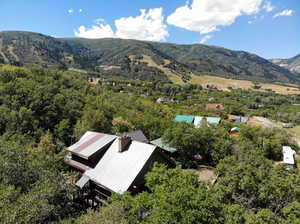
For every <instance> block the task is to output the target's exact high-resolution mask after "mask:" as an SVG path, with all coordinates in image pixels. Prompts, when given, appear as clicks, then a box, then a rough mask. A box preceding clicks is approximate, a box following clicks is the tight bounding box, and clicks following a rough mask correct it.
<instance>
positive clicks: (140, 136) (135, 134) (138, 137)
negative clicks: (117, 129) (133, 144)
mask: <svg viewBox="0 0 300 224" xmlns="http://www.w3.org/2000/svg"><path fill="white" fill-rule="evenodd" d="M118 136H128V137H130V138H131V139H132V140H135V141H138V142H144V143H148V142H149V140H148V139H147V137H146V136H145V135H144V133H143V132H142V131H141V130H137V131H130V132H124V133H122V134H118Z"/></svg>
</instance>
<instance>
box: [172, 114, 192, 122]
mask: <svg viewBox="0 0 300 224" xmlns="http://www.w3.org/2000/svg"><path fill="white" fill-rule="evenodd" d="M194 119H195V116H190V115H177V116H176V117H175V121H176V122H186V123H189V124H193V122H194Z"/></svg>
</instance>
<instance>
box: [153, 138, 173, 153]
mask: <svg viewBox="0 0 300 224" xmlns="http://www.w3.org/2000/svg"><path fill="white" fill-rule="evenodd" d="M150 143H151V144H152V145H156V146H157V147H159V148H161V149H162V150H164V151H166V152H168V153H175V152H176V151H177V149H176V148H174V147H172V146H170V145H169V144H167V143H164V142H163V141H162V138H158V139H155V140H153V141H151V142H150Z"/></svg>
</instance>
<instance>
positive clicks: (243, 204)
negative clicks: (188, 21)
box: [0, 65, 300, 224]
mask: <svg viewBox="0 0 300 224" xmlns="http://www.w3.org/2000/svg"><path fill="white" fill-rule="evenodd" d="M89 81H90V77H87V76H84V75H82V74H79V73H75V72H66V71H58V70H50V69H45V68H38V67H28V68H24V67H13V66H9V65H0V93H1V94H0V111H1V117H0V135H1V137H0V142H1V144H0V153H1V157H0V171H1V172H0V223H13V224H15V223H75V224H77V223H78V224H84V223H106V224H113V223H118V224H127V223H152V224H157V223H170V224H172V223H174V224H175V223H195V224H196V223H207V224H217V223H226V224H235V223H236V224H278V223H279V224H290V223H295V224H297V223H300V173H299V171H298V169H290V170H287V169H286V168H285V167H284V166H283V165H276V163H275V162H274V161H279V160H281V159H282V154H281V149H282V146H283V145H290V146H292V147H293V149H295V150H299V149H298V146H297V144H296V143H295V141H294V140H293V139H292V138H291V136H290V134H289V133H288V132H287V131H285V129H277V128H272V129H271V128H262V127H256V126H247V125H245V124H236V123H232V122H231V121H229V120H228V119H227V118H228V114H232V115H241V116H252V115H257V116H262V117H266V118H269V119H272V120H276V121H280V122H285V123H290V124H292V125H299V124H300V114H299V108H300V106H299V105H300V96H299V95H294V96H284V95H279V94H276V93H274V92H261V91H254V90H242V89H237V90H232V91H231V92H223V91H220V90H218V89H216V88H214V87H211V86H207V88H203V87H201V86H198V85H182V86H180V85H174V84H166V83H161V82H143V81H137V80H134V81H130V80H120V79H110V80H101V81H99V83H97V84H91V83H90V82H89ZM160 97H165V98H168V99H169V100H168V102H166V103H157V102H156V100H157V99H158V98H160ZM207 103H223V104H224V106H225V109H224V110H222V111H207V110H206V109H205V105H206V104H207ZM177 114H187V115H202V116H220V117H222V118H223V121H222V122H221V123H220V124H219V125H216V126H214V125H211V126H209V127H206V126H203V127H200V128H195V127H194V126H193V125H191V124H187V123H176V122H174V118H175V116H176V115H177ZM234 126H238V127H240V128H241V133H240V135H239V136H236V137H232V136H230V134H229V131H230V129H231V128H232V127H234ZM137 129H140V130H142V131H143V132H144V133H145V135H146V136H147V137H148V138H149V139H150V140H153V139H156V138H158V137H162V138H163V141H164V142H166V143H168V144H170V145H171V146H173V147H176V148H177V149H178V153H177V154H176V156H171V159H172V160H173V161H174V162H175V164H176V168H173V169H170V168H167V167H165V166H163V165H159V164H157V165H156V166H155V167H154V168H153V169H152V171H151V172H149V173H148V174H147V175H146V190H145V191H144V192H142V193H139V194H137V195H132V194H130V193H126V194H124V195H113V196H112V197H111V198H110V199H109V201H108V205H106V206H101V207H98V208H97V209H91V208H89V207H88V206H87V205H86V204H84V203H83V201H82V199H81V198H80V197H79V196H78V191H79V189H78V188H77V187H76V186H75V184H74V182H75V181H76V180H77V179H78V176H79V174H78V173H76V172H74V171H72V170H71V169H70V168H69V167H68V166H67V165H66V164H65V163H64V156H65V155H66V147H67V146H69V145H70V144H72V143H74V142H75V141H77V140H78V139H79V138H80V137H81V136H82V134H83V133H84V132H85V131H87V130H89V131H98V132H104V133H111V134H116V133H120V132H125V131H130V130H137ZM195 154H199V155H201V159H199V158H195V157H194V155H195ZM202 164H204V165H207V166H211V167H213V168H214V169H215V172H216V174H217V180H216V182H215V183H208V182H203V181H199V179H198V176H197V174H196V173H195V172H194V168H196V167H197V166H198V165H202Z"/></svg>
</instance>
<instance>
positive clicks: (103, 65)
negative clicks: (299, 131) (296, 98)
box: [0, 31, 300, 84]
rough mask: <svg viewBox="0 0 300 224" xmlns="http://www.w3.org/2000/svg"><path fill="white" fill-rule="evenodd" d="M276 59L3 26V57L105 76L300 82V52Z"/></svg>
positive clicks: (0, 45) (0, 54)
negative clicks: (34, 31)
mask: <svg viewBox="0 0 300 224" xmlns="http://www.w3.org/2000/svg"><path fill="white" fill-rule="evenodd" d="M276 60H277V61H274V60H271V61H269V60H267V59H264V58H261V57H259V56H257V55H255V54H251V53H248V52H245V51H233V50H229V49H225V48H222V47H216V46H207V45H202V44H192V45H179V44H171V43H160V42H149V41H138V40H126V39H115V38H114V39H112V38H104V39H81V38H54V37H51V36H47V35H43V34H39V33H32V32H24V31H5V32H0V63H4V64H12V65H18V66H33V65H37V66H43V67H48V68H56V69H65V70H75V71H80V72H83V73H88V74H90V75H94V76H101V77H102V76H103V77H121V78H126V79H139V80H146V81H165V82H168V81H170V80H172V79H174V78H178V79H181V80H183V81H184V82H185V81H187V80H189V79H190V78H191V76H192V75H196V76H197V75H198V76H200V75H203V74H206V75H207V74H208V75H214V76H220V77H225V78H233V79H243V80H251V81H258V82H280V83H297V84H298V83H300V74H298V73H297V72H299V64H300V63H299V61H300V56H297V57H295V59H286V60H282V61H280V62H278V60H279V59H276ZM282 64H287V65H288V66H282ZM279 65H280V66H279ZM290 66H291V67H290ZM291 68H292V69H291ZM289 69H290V70H289Z"/></svg>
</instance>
